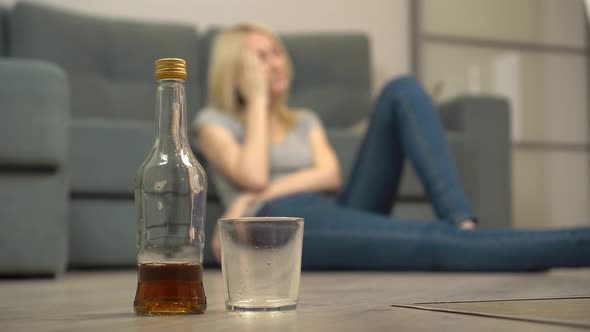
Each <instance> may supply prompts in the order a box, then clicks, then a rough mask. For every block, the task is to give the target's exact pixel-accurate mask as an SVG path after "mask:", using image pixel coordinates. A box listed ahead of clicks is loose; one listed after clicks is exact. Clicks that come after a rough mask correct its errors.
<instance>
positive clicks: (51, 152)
mask: <svg viewBox="0 0 590 332" xmlns="http://www.w3.org/2000/svg"><path fill="white" fill-rule="evenodd" d="M69 117H70V96H69V89H68V84H67V78H66V74H65V73H64V71H63V70H62V69H60V68H59V67H57V66H56V65H53V64H50V63H47V62H41V61H32V60H22V59H9V58H2V59H0V132H1V133H2V139H1V140H0V165H2V166H9V167H12V166H16V167H23V166H24V167H33V168H43V169H45V168H47V169H57V168H59V167H61V166H63V165H64V164H65V162H66V156H67V150H68V148H67V142H68V140H67V139H68V122H69Z"/></svg>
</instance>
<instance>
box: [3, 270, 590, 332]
mask: <svg viewBox="0 0 590 332" xmlns="http://www.w3.org/2000/svg"><path fill="white" fill-rule="evenodd" d="M135 283H136V274H135V271H129V270H127V271H118V272H113V271H110V272H70V273H67V274H66V275H64V276H62V277H61V278H59V279H57V280H48V279H45V280H34V279H33V280H31V279H28V280H27V279H25V280H0V299H1V301H0V331H11V332H12V331H107V332H112V331H166V332H171V331H199V332H204V331H232V332H236V331H253V332H254V331H255V332H262V331H281V332H289V331H305V332H312V331H406V330H411V331H438V332H440V331H564V330H566V331H567V330H575V329H574V328H572V327H567V326H564V325H552V324H541V323H534V322H526V321H518V320H510V319H498V318H487V317H478V316H472V315H463V314H455V313H444V312H434V311H425V310H417V309H412V308H403V307H392V306H391V305H392V304H412V303H426V302H439V301H472V300H498V299H515V298H547V297H551V298H553V297H572V296H573V297H579V296H590V270H588V269H584V270H556V271H552V272H550V273H537V274H479V275H478V274H452V273H439V274H435V273H395V272H362V273H359V272H346V273H343V272H332V273H326V272H324V273H319V272H315V273H304V274H303V276H302V283H301V295H300V304H299V308H298V310H297V311H296V312H292V313H278V314H268V313H266V314H265V313H262V314H247V315H244V314H242V315H240V314H233V313H228V312H226V311H225V309H224V304H223V289H222V287H223V286H222V280H221V273H220V271H219V270H207V271H205V287H206V293H207V297H208V303H209V308H208V310H207V312H206V313H205V314H204V315H198V316H177V317H139V316H136V315H135V314H134V313H133V309H132V302H133V297H134V292H135Z"/></svg>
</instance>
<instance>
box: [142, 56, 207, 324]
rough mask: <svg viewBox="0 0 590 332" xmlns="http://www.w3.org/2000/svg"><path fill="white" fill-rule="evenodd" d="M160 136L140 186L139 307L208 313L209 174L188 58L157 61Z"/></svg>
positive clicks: (150, 311) (154, 311)
mask: <svg viewBox="0 0 590 332" xmlns="http://www.w3.org/2000/svg"><path fill="white" fill-rule="evenodd" d="M155 64H156V75H155V76H156V81H157V97H156V140H155V143H154V146H153V147H152V150H151V152H150V153H149V155H148V157H147V159H146V160H145V161H144V163H143V164H142V165H141V166H140V168H139V170H138V172H137V177H136V181H135V183H136V187H135V204H136V207H137V263H138V282H137V292H136V295H135V301H134V303H133V305H134V310H135V312H136V313H138V314H145V315H177V314H196V313H203V312H204V311H205V309H206V308H207V300H206V298H205V292H204V289H203V282H202V274H203V270H202V261H203V245H204V235H203V222H204V220H203V219H204V216H205V198H206V193H207V178H206V175H205V172H204V170H203V168H202V167H201V165H200V164H199V162H198V161H197V159H196V158H195V157H194V155H193V153H192V152H191V149H190V146H189V143H188V138H187V119H186V117H187V115H186V94H185V80H186V63H185V61H184V60H182V59H174V58H165V59H159V60H157V61H156V63H155Z"/></svg>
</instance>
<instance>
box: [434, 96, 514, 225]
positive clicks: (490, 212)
mask: <svg viewBox="0 0 590 332" xmlns="http://www.w3.org/2000/svg"><path fill="white" fill-rule="evenodd" d="M439 110H440V115H441V120H442V122H443V126H444V127H445V129H447V130H451V131H456V132H458V133H460V134H461V136H463V137H464V140H465V143H466V145H467V147H468V149H469V151H471V152H472V154H471V155H472V156H473V160H466V161H464V162H465V163H468V164H469V165H462V166H463V167H461V166H460V167H459V168H464V169H465V168H469V169H470V170H469V173H470V174H469V178H470V180H471V181H472V182H475V183H472V184H471V185H472V186H471V188H470V190H468V192H469V193H470V195H471V196H472V197H470V198H471V200H472V203H473V205H474V209H475V212H476V213H477V215H478V216H479V217H480V222H481V225H482V226H493V227H509V226H511V224H512V195H511V192H512V190H511V168H512V167H511V163H512V158H511V143H510V142H511V141H510V110H509V104H508V102H507V101H506V100H505V99H503V98H498V97H489V96H463V97H458V98H455V99H452V100H450V101H448V102H445V103H443V104H441V105H439Z"/></svg>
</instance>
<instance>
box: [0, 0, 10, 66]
mask: <svg viewBox="0 0 590 332" xmlns="http://www.w3.org/2000/svg"><path fill="white" fill-rule="evenodd" d="M7 15H8V11H7V10H6V9H5V8H1V7H0V56H5V55H6V53H7V51H8V38H7V34H8V29H7Z"/></svg>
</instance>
